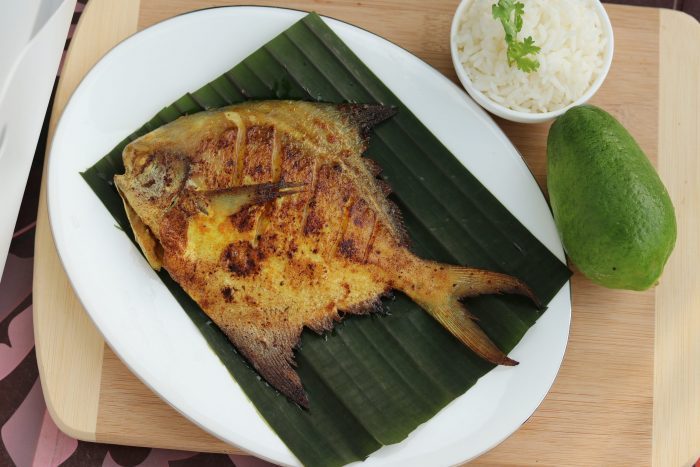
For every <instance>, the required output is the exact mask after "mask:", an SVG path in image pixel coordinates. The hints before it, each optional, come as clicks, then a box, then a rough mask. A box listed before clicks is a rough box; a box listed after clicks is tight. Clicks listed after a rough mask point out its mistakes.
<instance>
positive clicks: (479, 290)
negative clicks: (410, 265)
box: [406, 263, 539, 366]
mask: <svg viewBox="0 0 700 467" xmlns="http://www.w3.org/2000/svg"><path fill="white" fill-rule="evenodd" d="M427 266H428V267H429V271H428V274H427V275H422V277H423V279H425V278H426V277H429V278H430V279H431V280H428V281H425V280H424V281H422V285H417V286H416V287H413V288H411V289H409V290H406V293H407V294H408V295H409V296H411V298H412V299H413V300H414V301H415V302H416V303H418V304H419V305H420V306H421V307H422V308H423V309H424V310H425V311H426V312H428V314H430V315H431V316H432V317H433V318H434V319H435V320H436V321H438V322H439V323H440V324H441V325H442V326H443V327H444V328H445V329H447V330H448V331H449V332H450V333H451V334H452V335H453V336H455V337H456V338H457V339H459V340H460V341H461V342H462V343H463V344H464V345H466V346H467V347H469V348H470V349H471V350H472V351H474V352H475V353H476V354H477V355H479V356H480V357H482V358H484V359H485V360H488V361H489V362H491V363H494V364H497V365H506V366H514V365H517V364H518V362H517V361H515V360H513V359H511V358H509V357H508V356H507V355H506V354H505V353H504V352H503V351H502V350H501V349H499V348H498V346H496V344H495V343H494V342H493V341H492V340H491V339H490V338H489V337H488V336H487V335H486V333H485V332H484V331H483V329H481V327H480V326H479V324H478V321H479V320H478V318H477V317H476V316H474V315H473V314H472V313H471V312H470V311H469V309H468V308H467V307H466V305H464V303H462V302H461V301H460V299H462V298H464V297H473V296H476V295H484V294H500V293H509V294H518V295H523V296H526V297H529V298H530V299H531V300H532V301H533V302H534V303H536V304H538V306H539V301H538V300H537V297H536V296H535V294H534V293H533V292H532V290H530V288H529V287H528V286H527V285H525V284H524V283H523V282H522V281H520V280H519V279H517V278H515V277H513V276H509V275H506V274H501V273H496V272H491V271H485V270H481V269H473V268H465V267H458V266H447V265H438V264H436V263H427Z"/></svg>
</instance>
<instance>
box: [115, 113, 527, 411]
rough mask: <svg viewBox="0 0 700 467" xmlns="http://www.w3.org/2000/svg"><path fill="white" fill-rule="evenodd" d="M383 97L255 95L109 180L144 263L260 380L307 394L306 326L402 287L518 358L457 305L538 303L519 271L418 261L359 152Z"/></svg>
mask: <svg viewBox="0 0 700 467" xmlns="http://www.w3.org/2000/svg"><path fill="white" fill-rule="evenodd" d="M394 112H395V111H394V109H392V108H390V107H386V106H382V105H360V104H341V105H334V104H317V103H309V102H301V101H259V102H247V103H243V104H238V105H233V106H230V107H224V108H222V109H219V110H216V111H208V112H201V113H197V114H194V115H191V116H186V117H182V118H179V119H178V120H175V121H174V122H172V123H170V124H168V125H165V126H163V127H161V128H159V129H157V130H155V131H153V132H151V133H149V134H147V135H145V136H143V137H141V138H139V139H137V140H135V141H133V142H132V143H130V144H129V145H128V146H127V147H126V148H125V149H124V153H123V160H124V166H125V168H126V173H125V174H123V175H117V176H115V177H114V180H115V184H116V186H117V189H118V191H119V194H120V195H121V197H122V199H123V201H124V206H125V208H126V211H127V214H128V218H129V222H130V223H131V225H132V227H133V230H134V235H135V236H136V240H137V242H138V244H139V245H140V247H141V249H142V250H143V253H144V255H145V256H146V259H147V260H148V262H149V264H150V265H151V266H152V267H153V268H154V269H156V270H158V269H160V268H161V267H163V268H165V269H166V270H167V271H168V273H169V274H170V275H171V276H172V278H173V279H174V280H175V281H177V282H178V283H179V284H180V286H182V288H183V289H184V290H185V291H186V292H187V293H188V294H189V295H190V296H191V297H192V298H193V299H194V300H195V301H196V302H197V303H198V304H199V306H200V307H201V308H202V310H204V312H205V313H206V314H207V315H208V316H209V317H210V318H211V319H212V320H213V321H214V322H215V323H216V324H217V325H218V326H219V327H220V328H221V330H222V331H223V332H224V333H225V334H226V336H227V337H228V338H229V339H230V340H231V342H232V343H233V345H234V346H235V347H236V348H237V349H238V350H239V352H240V353H241V354H243V355H244V356H245V357H246V359H248V361H249V362H250V363H251V364H252V365H253V366H254V367H255V369H256V370H257V371H258V372H259V373H260V375H262V377H263V378H265V380H266V381H267V382H268V383H270V384H271V385H272V386H274V387H275V388H277V389H278V390H279V391H280V392H282V393H283V394H285V395H286V396H287V397H289V398H290V399H291V400H293V401H294V402H296V403H298V404H299V405H301V406H303V407H308V399H307V396H306V393H305V392H304V389H303V386H302V382H301V380H300V378H299V376H298V374H297V373H296V371H295V369H294V366H295V362H294V354H293V350H294V348H295V347H296V345H297V344H298V342H299V338H300V335H301V332H302V330H303V328H304V327H308V328H310V329H312V330H314V331H315V332H317V333H323V332H326V331H329V330H331V329H332V328H333V326H334V324H335V323H336V322H338V321H339V320H340V319H341V317H342V316H343V314H347V313H350V314H366V313H370V312H372V311H373V310H376V309H377V307H378V305H379V300H380V298H381V297H382V296H385V295H387V294H389V293H391V291H392V290H400V291H402V292H404V293H405V294H406V295H408V296H409V297H411V299H413V300H414V301H415V302H416V303H417V304H419V305H420V306H421V307H422V308H423V309H425V311H426V312H428V313H429V314H430V315H431V316H433V317H434V318H435V319H436V320H437V321H438V322H439V323H440V324H442V325H443V326H444V327H445V328H446V329H447V330H448V331H449V332H451V333H452V334H453V335H454V336H455V337H457V338H458V339H459V340H460V341H461V342H463V343H464V344H465V345H466V346H468V347H469V348H470V349H472V350H473V351H474V352H476V353H477V354H478V355H480V356H481V357H483V358H485V359H486V360H488V361H490V362H493V363H497V364H502V365H515V364H517V362H515V361H513V360H511V359H510V358H508V357H507V356H506V355H505V354H504V353H503V352H502V351H501V350H500V349H499V348H498V347H497V346H496V345H495V344H494V343H493V342H492V341H491V340H490V339H489V338H488V337H487V336H486V334H485V333H484V332H483V331H482V329H481V328H480V327H479V325H478V324H477V323H476V320H475V319H474V317H473V316H472V315H471V314H470V313H469V311H468V310H467V309H466V308H465V306H464V305H463V304H462V303H461V302H460V299H461V298H463V297H470V296H474V295H480V294H494V293H516V294H521V295H525V296H528V297H530V298H531V299H532V300H533V301H536V298H535V297H534V295H533V294H532V292H531V291H530V289H529V288H528V287H527V286H526V285H525V284H523V283H522V282H521V281H519V280H518V279H516V278H514V277H511V276H508V275H505V274H500V273H496V272H489V271H484V270H479V269H472V268H468V267H461V266H452V265H447V264H440V263H436V262H433V261H427V260H424V259H421V258H418V257H416V256H415V255H413V254H412V253H411V252H410V250H409V249H408V247H407V242H408V239H407V235H406V232H405V230H404V227H403V225H402V221H401V216H400V213H399V210H398V208H397V207H396V205H394V204H393V203H392V202H391V201H389V200H388V199H387V198H386V196H387V194H388V193H389V191H390V190H389V187H388V185H387V184H386V183H385V182H382V181H381V180H379V179H377V178H376V176H377V174H378V172H379V170H380V169H379V168H378V166H377V164H376V163H375V162H373V161H371V160H370V159H368V158H365V157H363V156H362V154H363V152H364V151H365V149H366V148H367V142H368V139H369V135H370V130H371V129H372V127H374V126H375V125H377V124H379V123H380V122H382V121H384V120H386V119H388V118H390V117H391V116H392V115H393V114H394Z"/></svg>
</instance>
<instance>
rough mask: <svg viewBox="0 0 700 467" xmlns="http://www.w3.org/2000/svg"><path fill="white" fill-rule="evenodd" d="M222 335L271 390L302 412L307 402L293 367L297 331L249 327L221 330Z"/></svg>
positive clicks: (297, 340) (307, 405)
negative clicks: (259, 329)
mask: <svg viewBox="0 0 700 467" xmlns="http://www.w3.org/2000/svg"><path fill="white" fill-rule="evenodd" d="M222 329H223V331H224V334H226V336H227V337H228V338H229V339H230V340H231V342H232V343H233V345H235V346H236V348H237V349H238V351H239V352H241V354H243V356H244V357H245V358H246V359H247V360H248V362H250V364H251V365H253V367H254V368H255V370H257V372H258V373H259V374H260V375H261V376H262V377H263V378H264V379H265V381H267V382H268V383H269V384H270V385H271V386H272V387H274V388H275V389H277V390H278V391H279V392H281V393H282V394H284V395H285V396H287V397H288V398H289V399H290V400H292V401H293V402H295V403H297V404H298V405H300V406H301V407H304V408H305V409H308V408H309V400H308V398H307V396H306V392H305V391H304V387H303V386H302V384H301V379H300V378H299V375H298V374H297V372H296V370H295V369H294V367H295V366H296V363H295V362H294V351H293V349H294V347H296V345H297V343H298V342H299V336H300V334H301V331H300V332H298V333H296V337H294V335H293V334H294V333H291V334H290V333H283V334H285V335H284V336H282V337H280V334H278V333H273V332H271V331H267V330H266V331H262V332H261V331H258V330H257V329H256V330H253V329H254V326H253V325H247V326H245V325H244V326H241V327H239V326H233V327H230V326H229V327H223V328H222Z"/></svg>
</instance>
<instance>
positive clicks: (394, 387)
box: [82, 13, 570, 466]
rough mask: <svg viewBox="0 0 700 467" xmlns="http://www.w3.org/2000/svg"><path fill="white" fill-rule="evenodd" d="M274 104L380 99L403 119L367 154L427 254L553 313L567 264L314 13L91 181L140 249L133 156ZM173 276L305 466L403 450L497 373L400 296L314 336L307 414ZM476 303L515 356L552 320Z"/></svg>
mask: <svg viewBox="0 0 700 467" xmlns="http://www.w3.org/2000/svg"><path fill="white" fill-rule="evenodd" d="M275 98H280V99H282V98H283V99H305V100H318V101H325V102H359V103H370V102H380V103H383V104H387V105H393V106H396V107H397V108H398V109H399V111H398V113H397V115H396V116H395V117H393V118H392V119H391V120H389V121H388V122H386V123H384V124H382V125H381V126H380V127H379V128H378V129H377V130H376V131H375V134H373V136H372V138H371V143H370V147H369V149H368V153H369V154H371V155H372V158H374V159H375V160H377V161H378V162H379V163H380V164H381V165H382V167H383V168H384V172H383V176H384V177H385V178H386V179H387V180H388V181H389V182H390V183H391V185H392V187H393V189H394V192H395V193H394V195H393V199H394V201H396V203H397V204H398V205H399V207H400V208H401V211H402V212H403V216H404V220H405V223H406V227H407V229H408V232H409V234H410V237H411V239H412V248H413V250H414V251H415V252H416V253H417V254H418V255H420V256H422V257H425V258H432V259H435V260H439V261H444V262H449V263H454V264H467V265H470V266H475V267H482V268H488V269H492V270H498V271H502V272H506V273H509V274H512V275H515V276H517V277H519V278H521V279H522V280H524V281H525V282H526V283H528V284H529V285H530V286H531V287H532V289H533V290H534V291H535V293H536V294H537V295H538V296H539V297H540V299H541V300H542V301H543V303H548V302H549V300H551V298H552V297H553V296H554V295H555V294H556V293H557V291H559V289H560V288H561V287H562V285H563V284H564V283H565V282H566V281H567V280H568V278H569V276H570V272H569V270H568V269H567V268H566V266H565V265H564V264H562V263H561V262H560V261H559V260H558V259H557V258H556V257H555V256H554V255H552V254H551V253H550V252H549V251H548V250H547V249H546V248H545V247H544V246H543V245H542V244H541V243H540V242H538V241H537V240H536V239H535V238H534V237H533V236H532V234H530V232H528V231H527V230H526V229H525V227H523V226H522V225H521V224H520V223H519V222H518V221H517V220H516V219H515V217H513V216H512V215H511V214H510V213H509V212H508V211H507V210H506V209H505V208H504V207H503V206H502V205H501V204H500V203H499V201H498V200H496V198H495V197H494V196H493V195H491V194H490V193H489V192H488V190H486V189H485V188H484V187H483V185H481V183H480V182H479V181H478V180H477V179H476V178H474V176H472V175H471V174H470V173H469V171H467V170H466V169H465V168H464V167H463V166H462V165H461V163H460V162H459V161H458V160H457V159H456V158H455V157H454V156H453V155H452V154H451V153H450V152H449V151H448V150H447V149H446V148H445V147H444V146H443V145H442V144H441V143H440V141H438V140H437V139H436V138H435V137H434V136H433V135H432V134H431V133H430V131H429V130H428V129H427V128H426V127H425V126H423V125H422V124H421V122H420V121H419V120H418V119H417V118H416V117H415V116H414V115H413V114H412V113H411V112H410V111H409V110H408V109H407V108H406V107H405V106H404V105H403V104H402V103H401V101H399V100H398V99H397V97H396V96H394V95H393V94H392V93H391V91H390V90H389V89H388V88H387V87H386V86H385V85H384V84H382V82H381V81H380V80H379V79H378V78H377V77H376V76H374V74H372V72H371V71H370V70H369V69H368V68H367V67H366V66H365V65H364V64H363V63H362V62H361V61H360V60H359V59H358V58H357V57H356V56H355V55H354V54H353V53H352V52H351V51H350V49H349V48H348V47H347V46H346V45H345V44H344V43H343V42H342V41H341V40H340V39H339V38H338V37H337V36H336V35H335V34H334V33H333V32H332V31H331V29H330V28H329V27H328V26H327V25H326V24H325V23H324V22H323V20H322V19H321V18H320V17H319V16H318V15H316V14H313V13H312V14H309V15H308V16H306V17H304V18H303V19H302V20H300V21H298V22H297V23H295V24H294V25H293V26H291V27H290V28H289V29H287V30H286V31H284V32H282V33H281V34H280V35H279V36H277V37H276V38H274V39H272V40H271V41H270V42H268V43H267V44H265V45H264V46H263V47H262V48H260V49H259V50H257V51H256V52H254V53H253V54H251V55H250V56H249V57H248V58H246V59H245V60H244V61H243V62H241V63H240V64H238V65H236V66H235V67H234V68H233V69H231V70H230V71H228V72H226V73H225V74H224V75H222V76H220V77H218V78H217V79H215V80H214V81H212V82H211V83H209V84H207V85H205V86H204V87H202V88H200V89H199V90H197V91H195V92H192V93H190V94H187V95H185V96H183V97H182V98H180V99H179V100H177V101H176V102H175V103H173V104H172V105H170V106H168V107H166V108H164V109H163V110H162V111H160V112H159V113H158V114H157V115H156V116H155V117H153V119H151V120H150V121H149V122H147V123H145V124H144V125H143V126H142V127H141V128H139V129H138V130H137V131H135V132H134V133H133V134H131V135H129V136H128V137H127V138H126V139H125V140H124V141H122V142H121V143H120V144H118V145H117V146H116V147H115V148H114V149H113V150H112V151H111V152H110V153H109V154H107V155H106V156H105V157H104V158H102V159H101V160H100V161H99V162H97V163H96V164H95V165H94V166H93V167H91V168H89V169H88V170H87V171H85V172H84V173H83V174H82V175H83V177H84V179H85V180H86V181H87V183H88V184H89V185H90V187H92V189H93V190H94V191H95V193H96V194H97V196H98V197H99V198H100V200H102V202H103V203H104V205H105V206H106V207H107V209H108V210H109V211H110V213H111V214H112V215H113V216H114V218H115V219H116V221H117V223H118V224H119V226H120V227H121V228H122V229H123V230H124V231H125V232H126V233H127V234H128V235H129V236H130V237H131V238H132V241H133V235H132V233H131V228H130V226H129V223H128V221H127V219H126V215H125V213H124V210H123V207H122V203H121V200H120V198H119V197H118V195H117V193H116V191H115V189H114V186H113V183H112V179H113V176H114V175H115V174H117V173H123V170H124V169H123V165H122V160H121V153H122V150H123V148H124V146H125V145H126V144H128V143H129V142H130V141H132V140H134V139H136V138H137V137H139V136H141V135H143V134H145V133H147V132H149V131H151V130H154V129H156V128H158V127H159V126H161V125H163V124H165V123H168V122H170V121H172V120H175V119H176V118H178V117H180V116H182V115H186V114H191V113H194V112H199V111H202V110H204V109H212V108H217V107H221V106H224V105H228V104H233V103H236V102H241V101H244V100H246V99H275ZM419 175H420V176H419ZM160 277H161V279H162V280H163V282H164V283H165V285H166V286H167V287H168V289H169V290H170V291H171V292H172V293H173V295H174V296H175V297H176V298H177V300H178V301H179V303H180V304H181V305H182V308H183V309H184V311H185V312H186V313H187V314H188V315H189V316H190V318H191V319H192V320H193V322H194V323H195V324H196V325H197V327H198V328H199V329H200V331H201V332H202V333H203V335H204V336H205V337H206V339H207V341H208V342H209V345H210V346H211V348H212V350H213V351H214V352H215V353H216V355H217V356H218V357H219V358H220V359H221V361H222V362H223V363H224V365H225V366H226V367H227V368H228V370H229V371H230V372H231V374H232V375H233V377H234V378H235V379H236V381H237V382H238V384H240V386H241V387H242V388H243V390H244V391H245V393H246V394H247V395H248V397H249V398H250V399H251V400H252V401H253V403H254V404H255V406H256V407H257V409H258V411H259V412H260V414H261V415H262V416H263V417H264V418H265V420H267V422H268V423H269V425H270V426H271V427H272V429H273V430H275V432H276V433H277V434H278V435H279V436H280V438H281V439H282V440H283V441H284V442H285V443H286V444H287V446H289V448H290V449H291V450H292V452H294V454H295V455H296V456H297V457H298V458H299V460H300V461H301V462H302V463H304V464H305V465H310V466H311V465H323V466H334V465H342V464H346V463H349V462H353V461H356V460H360V459H364V458H365V457H367V456H368V455H369V454H370V453H372V452H373V451H375V450H377V449H378V448H380V447H381V446H382V445H386V444H392V443H397V442H399V441H401V440H403V439H404V438H405V437H406V436H407V435H408V434H409V433H410V432H411V431H413V430H414V429H415V428H416V427H417V426H418V425H420V424H421V423H423V422H425V421H426V420H428V419H430V418H431V417H432V416H433V415H435V414H436V413H437V412H438V411H439V410H440V409H441V408H443V407H444V406H445V405H447V404H448V403H449V402H450V401H452V400H453V399H455V398H456V397H458V396H460V395H461V394H463V393H464V392H465V391H467V390H468V389H469V388H470V387H471V386H472V385H473V384H474V383H475V382H476V381H477V380H478V379H479V378H480V377H481V376H483V375H484V374H486V373H487V372H488V371H490V370H491V369H492V367H493V366H492V365H491V364H488V363H486V362H484V361H483V360H481V359H480V358H478V357H476V356H475V355H474V354H473V353H472V352H471V351H469V350H468V349H467V348H465V347H464V346H463V345H462V344H461V343H459V342H458V341H457V340H456V339H455V338H453V337H452V336H451V335H450V334H449V333H448V332H447V331H445V330H444V329H443V328H442V327H441V326H440V325H439V324H437V323H436V322H435V321H434V320H433V319H432V318H431V317H430V316H429V315H428V314H427V313H425V312H424V311H423V310H421V309H420V308H419V307H418V306H417V305H416V304H414V303H413V302H412V301H410V300H409V299H408V298H406V297H405V296H403V295H401V294H398V295H397V296H396V297H395V298H394V299H393V300H385V301H384V303H383V306H384V312H383V313H378V314H374V315H372V316H364V317H350V318H347V319H346V320H345V321H344V322H343V323H341V324H340V325H338V326H336V328H335V330H334V331H333V332H332V333H329V334H327V335H324V336H318V335H315V334H313V333H312V332H310V331H305V332H304V333H303V336H302V341H301V348H300V349H299V350H298V351H297V362H298V372H299V374H300V376H301V379H302V381H303V383H304V387H305V388H306V391H307V393H308V396H309V402H310V407H311V408H310V409H309V410H302V409H300V408H299V407H297V406H296V405H294V404H293V403H290V402H289V401H288V400H287V399H286V398H285V397H284V396H282V395H280V394H279V393H278V392H277V391H276V390H274V389H273V388H271V387H270V386H268V385H267V384H266V383H265V382H264V381H261V379H260V378H259V377H258V375H257V373H256V372H255V371H254V370H253V369H252V368H251V367H250V366H249V365H248V364H247V362H246V361H245V360H244V359H243V358H242V357H240V356H239V355H238V353H237V352H236V350H235V348H234V347H233V346H232V345H231V344H230V343H229V341H228V340H227V339H226V338H225V337H224V335H223V334H222V333H221V331H220V330H219V329H218V328H217V327H216V326H215V325H214V324H213V323H212V322H211V320H209V318H207V316H206V315H205V314H204V313H203V312H202V311H201V310H200V309H199V307H198V306H197V305H196V304H195V302H194V301H192V300H191V299H190V298H189V297H188V296H187V295H186V294H185V293H184V291H183V290H182V289H181V288H180V287H179V286H178V285H177V284H176V283H175V282H174V281H173V280H172V279H171V278H170V277H169V276H168V274H167V273H166V272H161V273H160ZM468 305H469V307H470V308H471V310H472V311H473V313H474V314H476V315H477V316H478V317H479V318H480V324H481V326H482V327H483V329H484V330H485V331H486V333H487V334H488V335H489V336H490V337H491V338H492V339H493V340H494V341H495V342H496V343H497V344H498V345H499V346H500V347H501V348H503V349H505V350H506V351H509V350H510V349H512V348H513V347H514V346H515V345H516V344H517V343H518V341H519V340H520V339H521V338H522V336H523V335H524V334H525V332H526V331H527V330H528V328H530V326H532V324H533V323H534V322H535V321H536V320H537V318H538V317H539V316H540V313H541V312H540V311H539V310H537V309H536V308H535V307H533V306H532V304H530V303H529V302H527V300H524V299H521V298H518V297H510V296H487V297H479V298H475V299H470V300H469V301H468ZM465 416H468V414H465Z"/></svg>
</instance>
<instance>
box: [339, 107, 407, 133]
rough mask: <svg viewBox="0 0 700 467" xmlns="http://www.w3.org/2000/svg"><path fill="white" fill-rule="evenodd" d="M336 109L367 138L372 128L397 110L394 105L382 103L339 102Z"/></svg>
mask: <svg viewBox="0 0 700 467" xmlns="http://www.w3.org/2000/svg"><path fill="white" fill-rule="evenodd" d="M338 109H339V110H340V111H341V112H343V113H345V114H346V115H347V116H348V118H349V119H350V122H351V123H352V124H354V125H357V127H358V128H359V130H360V135H361V136H362V137H363V138H369V132H370V131H371V130H372V128H374V127H375V126H377V125H378V124H380V123H381V122H383V121H384V120H387V119H389V118H391V117H393V116H394V115H396V112H397V109H396V107H392V106H390V105H383V104H341V105H339V106H338Z"/></svg>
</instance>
